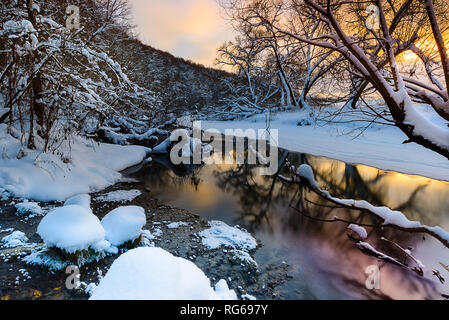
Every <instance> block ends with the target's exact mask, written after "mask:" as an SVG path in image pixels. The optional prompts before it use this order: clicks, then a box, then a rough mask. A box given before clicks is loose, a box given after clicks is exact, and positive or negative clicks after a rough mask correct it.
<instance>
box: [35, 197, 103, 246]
mask: <svg viewBox="0 0 449 320" xmlns="http://www.w3.org/2000/svg"><path fill="white" fill-rule="evenodd" d="M37 233H38V234H39V235H40V236H41V238H42V239H43V240H44V242H45V243H46V244H47V246H49V247H57V248H60V249H63V250H65V251H66V252H69V253H74V252H76V251H79V250H87V249H89V247H94V246H96V245H97V244H98V243H99V242H100V241H103V240H104V236H105V231H104V229H103V226H102V225H101V223H100V220H99V219H98V218H97V217H96V216H95V215H93V214H92V211H91V210H90V209H87V208H85V207H82V206H80V205H68V206H64V207H60V208H56V209H54V210H52V211H50V212H49V213H48V214H47V215H46V216H45V217H44V218H43V219H42V221H41V222H40V223H39V226H38V227H37Z"/></svg>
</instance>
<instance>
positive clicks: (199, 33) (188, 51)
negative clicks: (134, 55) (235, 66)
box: [130, 0, 233, 66]
mask: <svg viewBox="0 0 449 320" xmlns="http://www.w3.org/2000/svg"><path fill="white" fill-rule="evenodd" d="M130 2H131V5H132V14H133V20H134V24H136V25H137V29H136V32H137V33H138V35H139V37H140V39H141V40H142V41H143V42H145V43H146V44H149V45H151V46H153V47H155V48H157V49H161V50H164V51H168V52H170V53H172V54H174V55H175V56H179V57H183V58H186V59H191V60H193V61H195V62H199V63H202V64H205V65H207V66H212V65H213V62H214V58H215V55H216V50H217V48H218V47H219V46H220V45H221V44H222V43H223V42H224V41H226V40H232V38H233V32H232V30H231V28H230V26H229V23H228V22H227V21H225V20H224V19H223V18H222V16H221V14H220V7H219V5H218V3H217V0H130Z"/></svg>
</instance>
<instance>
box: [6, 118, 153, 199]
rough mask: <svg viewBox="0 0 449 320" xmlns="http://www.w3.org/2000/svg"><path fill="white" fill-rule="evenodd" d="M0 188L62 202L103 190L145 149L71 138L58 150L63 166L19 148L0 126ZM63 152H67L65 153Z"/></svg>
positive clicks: (57, 159) (17, 194) (139, 158)
mask: <svg viewBox="0 0 449 320" xmlns="http://www.w3.org/2000/svg"><path fill="white" fill-rule="evenodd" d="M0 143H1V145H2V156H1V157H0V188H3V189H5V190H6V191H8V192H9V193H11V194H12V195H13V196H15V197H18V198H26V199H30V200H36V201H64V200H66V199H67V198H69V197H71V196H74V195H78V194H84V193H90V192H93V191H99V190H101V189H104V188H106V187H108V186H110V185H112V184H114V183H116V182H118V181H120V179H121V174H120V173H119V172H118V171H121V170H124V169H126V168H127V167H130V166H132V165H135V164H138V163H140V162H141V161H142V160H144V159H145V157H146V154H147V152H148V151H149V149H148V148H145V147H140V146H118V145H111V144H98V143H96V142H92V141H88V140H85V139H82V138H75V139H74V141H73V142H72V144H71V146H70V147H69V146H65V147H64V146H61V148H60V151H63V152H65V154H67V155H68V156H69V159H70V162H69V163H64V162H63V161H62V160H61V159H60V157H58V156H56V155H51V154H46V153H40V152H39V151H33V150H25V156H24V157H22V158H20V159H18V158H17V155H18V154H19V151H20V150H21V149H22V145H21V143H20V141H19V140H18V139H16V138H13V137H12V136H11V135H8V134H6V125H5V124H0ZM66 149H67V150H66Z"/></svg>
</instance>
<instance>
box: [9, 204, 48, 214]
mask: <svg viewBox="0 0 449 320" xmlns="http://www.w3.org/2000/svg"><path fill="white" fill-rule="evenodd" d="M14 207H15V208H16V209H17V214H18V215H24V214H29V217H35V216H40V215H43V214H44V210H42V208H41V206H40V205H39V204H38V203H36V202H31V201H29V202H28V201H25V202H21V203H17V204H16V205H14Z"/></svg>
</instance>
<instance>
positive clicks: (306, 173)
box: [296, 164, 319, 188]
mask: <svg viewBox="0 0 449 320" xmlns="http://www.w3.org/2000/svg"><path fill="white" fill-rule="evenodd" d="M296 174H297V175H298V176H300V177H302V178H304V179H306V180H307V181H308V182H309V184H310V185H311V186H312V187H314V188H319V187H318V184H317V183H316V181H315V177H314V176H313V169H312V167H311V166H309V165H307V164H302V165H300V166H299V167H298V170H296Z"/></svg>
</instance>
